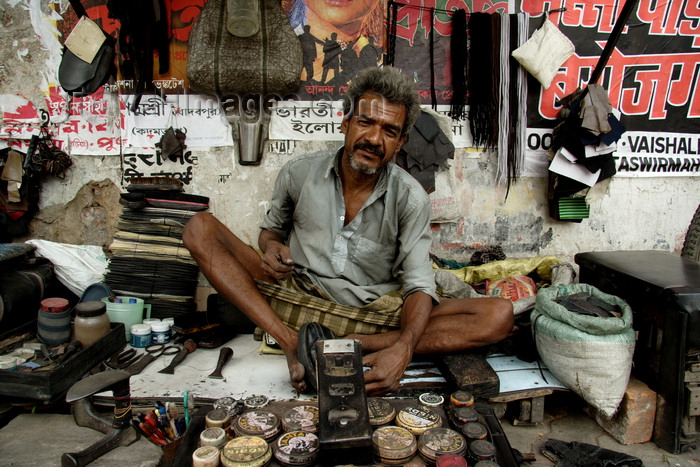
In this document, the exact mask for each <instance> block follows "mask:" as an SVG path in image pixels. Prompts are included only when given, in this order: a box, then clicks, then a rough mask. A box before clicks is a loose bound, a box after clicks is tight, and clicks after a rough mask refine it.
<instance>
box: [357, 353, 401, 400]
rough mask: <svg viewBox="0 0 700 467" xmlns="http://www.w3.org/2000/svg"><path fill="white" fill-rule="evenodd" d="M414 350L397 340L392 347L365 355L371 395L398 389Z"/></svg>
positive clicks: (364, 363) (366, 374)
mask: <svg viewBox="0 0 700 467" xmlns="http://www.w3.org/2000/svg"><path fill="white" fill-rule="evenodd" d="M412 357H413V351H412V349H411V347H410V346H409V345H407V344H405V343H402V342H400V341H399V342H397V343H395V344H394V345H392V346H391V347H388V348H386V349H384V350H380V351H378V352H373V353H371V354H368V355H365V357H364V358H363V359H362V364H363V365H364V366H368V367H370V369H369V370H367V371H365V389H366V391H367V394H368V395H370V396H379V395H382V394H385V393H387V392H392V391H396V390H397V389H398V388H399V382H400V381H401V377H402V376H403V373H404V371H405V370H406V367H407V366H408V364H409V363H410V362H411V358H412Z"/></svg>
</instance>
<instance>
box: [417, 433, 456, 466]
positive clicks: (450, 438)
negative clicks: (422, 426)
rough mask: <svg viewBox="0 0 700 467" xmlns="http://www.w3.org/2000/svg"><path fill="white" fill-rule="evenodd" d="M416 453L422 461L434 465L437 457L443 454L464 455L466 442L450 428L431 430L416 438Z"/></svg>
mask: <svg viewBox="0 0 700 467" xmlns="http://www.w3.org/2000/svg"><path fill="white" fill-rule="evenodd" d="M418 452H419V453H420V455H421V458H422V459H423V460H424V461H426V462H427V463H428V464H434V463H435V461H436V460H437V458H438V457H440V456H443V455H445V454H456V455H458V456H462V455H464V453H466V452H467V441H466V440H465V439H464V436H462V435H461V434H459V433H458V432H456V431H455V430H453V429H452V428H445V427H438V428H431V429H430V430H426V431H425V432H423V434H422V435H420V438H418Z"/></svg>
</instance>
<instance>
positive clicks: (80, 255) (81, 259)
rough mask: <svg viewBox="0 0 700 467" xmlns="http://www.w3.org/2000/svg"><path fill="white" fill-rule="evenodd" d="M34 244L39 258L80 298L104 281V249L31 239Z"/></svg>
mask: <svg viewBox="0 0 700 467" xmlns="http://www.w3.org/2000/svg"><path fill="white" fill-rule="evenodd" d="M25 243H28V244H30V245H34V246H35V247H36V250H35V251H34V253H35V254H36V255H37V256H41V257H43V258H46V259H48V260H49V261H51V263H52V264H53V266H54V273H55V274H56V277H57V278H58V280H59V281H61V283H62V284H63V285H65V286H66V287H67V288H68V290H70V291H71V292H73V293H74V294H76V295H77V296H78V297H80V296H81V295H82V294H83V291H84V290H85V289H86V288H87V287H88V286H89V285H90V284H94V283H96V282H102V280H103V278H104V274H105V272H106V271H107V266H108V261H107V257H106V256H105V254H104V252H103V251H102V248H101V247H99V246H96V245H69V244H66V243H56V242H50V241H48V240H27V241H26V242H25Z"/></svg>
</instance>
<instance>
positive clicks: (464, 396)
mask: <svg viewBox="0 0 700 467" xmlns="http://www.w3.org/2000/svg"><path fill="white" fill-rule="evenodd" d="M450 405H451V406H452V407H471V406H472V405H474V396H473V395H472V393H471V392H469V391H463V390H460V391H455V392H453V393H452V394H450Z"/></svg>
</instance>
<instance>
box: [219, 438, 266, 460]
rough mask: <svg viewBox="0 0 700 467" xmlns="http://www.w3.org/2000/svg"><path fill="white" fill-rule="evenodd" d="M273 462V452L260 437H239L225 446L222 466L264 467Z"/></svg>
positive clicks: (222, 454) (222, 452)
mask: <svg viewBox="0 0 700 467" xmlns="http://www.w3.org/2000/svg"><path fill="white" fill-rule="evenodd" d="M270 460H272V450H271V449H270V446H269V445H268V444H267V441H265V440H264V439H262V438H260V437H259V436H239V437H238V438H233V439H232V440H231V441H229V442H227V443H226V444H225V445H224V448H223V449H222V450H221V464H222V465H223V466H224V467H263V466H266V465H268V464H269V463H270Z"/></svg>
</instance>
